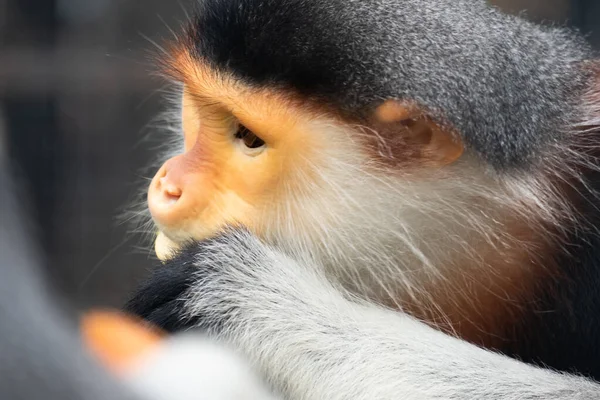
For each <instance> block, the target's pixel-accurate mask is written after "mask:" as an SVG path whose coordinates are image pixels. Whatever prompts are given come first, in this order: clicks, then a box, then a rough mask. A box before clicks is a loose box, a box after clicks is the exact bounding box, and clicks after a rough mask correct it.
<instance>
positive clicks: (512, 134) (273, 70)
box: [129, 0, 600, 400]
mask: <svg viewBox="0 0 600 400" xmlns="http://www.w3.org/2000/svg"><path fill="white" fill-rule="evenodd" d="M179 46H180V47H179V48H183V49H184V51H185V52H187V54H188V56H189V57H190V58H191V60H192V61H194V60H195V61H196V62H201V63H203V64H209V65H211V66H212V67H213V68H214V69H216V70H218V71H219V72H220V73H221V74H222V76H223V77H224V79H225V80H231V79H233V80H239V81H241V82H243V84H244V85H251V86H256V87H259V88H260V87H269V88H271V87H273V88H275V89H278V90H280V91H281V92H282V93H286V92H293V93H294V95H295V96H298V97H299V98H300V99H301V100H302V102H304V103H305V104H315V103H316V104H319V105H321V106H325V107H324V109H326V110H329V111H330V110H335V112H334V114H335V113H337V114H339V113H341V114H342V115H343V116H346V117H348V120H352V121H354V122H355V124H354V125H352V126H347V125H344V126H340V124H339V123H336V121H335V120H334V119H331V118H330V114H328V113H327V112H324V113H323V115H322V116H319V117H315V120H314V121H313V122H314V124H313V129H314V132H318V133H320V134H321V135H322V137H323V142H324V143H327V146H324V147H323V149H321V150H320V152H318V154H315V156H314V157H313V158H311V159H310V160H306V166H304V168H298V169H297V171H296V172H295V175H294V176H293V177H287V178H286V179H287V180H286V183H285V184H284V185H283V187H282V189H281V191H282V192H287V196H281V197H280V198H283V199H285V201H279V202H275V203H274V204H269V205H268V208H269V212H270V214H269V216H270V217H269V218H265V219H264V222H263V224H264V226H262V227H261V228H262V229H261V232H263V237H262V238H261V239H262V241H259V240H257V239H256V238H255V237H253V236H252V235H249V234H247V233H244V232H229V233H228V234H225V235H224V236H222V237H220V238H217V239H213V240H208V241H205V242H202V243H200V244H197V245H192V246H191V247H189V248H187V249H186V250H185V251H183V252H182V254H180V255H179V257H178V258H176V259H175V260H173V261H171V262H170V263H168V265H167V266H166V267H165V268H166V270H165V271H166V272H165V271H162V272H158V273H157V274H156V275H155V277H154V278H153V279H151V280H150V281H149V283H148V284H147V285H145V286H143V287H142V289H141V290H140V292H139V294H138V296H136V297H135V298H134V300H132V302H131V303H130V304H129V309H130V310H131V311H133V312H135V313H137V314H139V315H142V316H144V317H146V318H148V319H150V320H151V321H154V322H156V323H157V324H159V325H161V326H164V327H166V328H168V329H171V330H174V331H177V330H181V329H185V328H188V327H201V328H204V329H206V330H207V331H208V332H209V333H211V334H213V335H214V336H216V337H217V338H220V339H222V340H225V341H227V342H228V343H230V344H232V345H234V346H235V347H236V348H237V349H238V350H239V351H240V352H242V353H243V354H244V355H246V357H248V358H249V360H250V361H252V362H253V363H254V364H255V365H256V366H257V367H258V368H259V369H260V371H261V372H262V373H263V375H264V377H265V378H266V379H267V380H268V381H269V382H270V383H271V384H272V386H273V387H274V388H275V389H277V390H278V391H281V392H282V393H283V394H284V396H285V397H286V398H288V399H291V400H295V399H321V398H327V399H329V398H331V399H338V398H339V399H342V398H355V399H363V398H364V399H368V398H369V399H370V398H377V399H379V398H381V399H386V398H398V397H401V398H419V399H420V398H440V399H442V398H444V399H448V398H449V399H463V398H503V399H504V398H506V399H528V398H531V399H534V398H545V399H570V398H578V397H579V398H594V397H597V396H598V388H597V387H596V386H595V384H594V383H592V382H591V381H587V380H585V379H583V378H579V377H577V376H567V375H562V374H561V373H555V372H551V371H549V370H542V369H538V368H536V367H533V366H529V365H525V364H522V363H519V362H517V361H514V360H511V359H509V358H506V357H504V356H500V355H498V354H495V353H491V352H488V351H485V350H481V349H479V348H477V347H474V346H472V345H470V344H468V343H466V342H462V341H459V340H458V339H456V338H453V337H452V336H445V335H443V334H442V333H440V332H439V331H435V330H433V329H431V328H429V327H427V326H426V325H425V324H422V323H420V322H417V321H416V320H415V319H413V318H412V317H409V316H408V315H405V314H402V313H399V312H398V309H400V310H406V311H409V312H412V313H413V314H414V315H416V316H417V317H420V318H423V319H426V320H428V322H430V323H432V322H433V323H434V324H435V325H437V326H438V327H442V328H446V330H447V331H448V332H450V333H452V329H453V327H456V326H460V325H467V326H470V329H471V331H472V332H471V334H472V335H473V336H472V337H469V339H470V340H471V341H473V342H476V343H480V342H482V343H484V344H486V345H488V346H489V347H492V348H495V349H499V350H502V351H504V352H507V353H509V354H511V355H513V356H514V357H516V358H522V359H524V360H525V361H529V362H531V363H537V364H543V365H548V366H550V367H553V368H560V369H561V370H563V371H569V372H572V371H575V372H577V373H583V374H588V375H592V376H593V377H595V378H598V377H600V369H599V367H598V365H599V363H598V362H597V361H596V360H598V359H599V357H600V339H599V338H600V335H599V334H598V332H600V318H597V316H596V310H597V309H598V304H600V294H598V291H597V290H595V289H594V288H595V286H596V283H597V282H598V271H600V265H598V264H599V263H598V260H600V253H599V252H600V250H598V249H600V246H598V245H597V241H598V239H597V237H596V226H597V223H598V210H597V207H596V206H595V205H594V204H595V202H596V201H597V189H598V188H599V187H600V185H599V183H598V182H600V181H598V179H597V176H596V175H597V171H598V170H599V169H598V162H597V158H596V157H597V151H596V150H595V147H596V146H597V144H598V128H597V126H598V110H599V107H598V104H599V103H598V101H599V96H598V89H597V80H596V73H597V68H596V67H595V66H594V64H593V62H591V61H590V60H591V58H592V57H593V54H592V52H591V51H590V49H589V48H588V46H587V45H586V44H585V43H584V41H583V40H582V39H581V38H580V37H579V36H577V35H576V34H574V33H571V32H568V31H566V30H564V29H557V28H549V27H540V26H536V25H534V24H531V23H529V22H526V21H523V20H521V19H519V18H516V17H512V16H506V15H503V14H501V13H500V12H498V11H497V10H495V9H494V8H491V7H489V6H487V5H486V4H485V2H484V1H479V0H471V1H468V0H454V1H450V0H434V1H425V0H369V1H364V0H343V1H342V0H339V1H338V0H332V1H327V2H323V1H316V0H284V1H274V0H273V1H272V0H235V1H216V0H205V1H202V2H200V4H199V12H198V16H197V18H196V19H195V21H194V23H193V24H192V27H191V28H190V30H189V31H188V32H187V35H186V36H185V37H182V38H181V39H180V43H179ZM178 54H180V53H178ZM166 64H167V65H169V67H174V68H175V69H176V65H173V64H172V63H169V61H166ZM171 72H172V73H173V75H174V76H175V77H177V71H171ZM390 98H393V99H398V100H401V101H408V102H411V103H414V104H416V105H417V106H418V107H419V108H420V109H421V110H422V111H423V112H424V113H426V114H428V115H429V116H431V117H432V118H433V119H434V120H435V121H436V122H438V123H439V124H440V125H441V126H443V127H447V128H449V129H451V130H453V131H455V132H458V134H460V136H461V139H462V140H463V141H464V143H465V144H466V153H465V155H464V156H463V157H462V158H461V159H460V160H459V161H458V162H456V163H455V164H453V165H451V166H449V167H447V168H442V169H439V170H431V169H428V170H422V171H415V170H402V171H397V170H394V169H393V168H390V167H389V166H390V165H392V164H394V163H386V162H385V158H386V157H391V158H394V157H400V156H401V154H402V153H401V152H399V151H397V148H395V147H394V146H393V145H392V144H393V143H391V142H390V140H393V138H391V139H390V137H380V135H379V133H378V132H374V131H373V129H372V128H371V127H370V126H369V124H368V119H369V117H368V116H369V115H372V112H373V110H374V108H375V107H376V106H377V105H378V104H380V103H381V102H382V101H383V100H387V99H390ZM374 137H375V138H376V139H379V140H378V141H377V144H378V146H379V147H378V151H379V156H380V158H376V157H370V156H369V153H365V152H364V151H361V150H362V148H361V146H363V147H364V143H365V142H364V141H362V139H364V138H368V140H371V141H372V140H373V138H374ZM190 277H191V278H190ZM148 299H154V300H152V301H148ZM440 299H442V300H443V302H444V304H442V301H440ZM389 307H393V308H394V309H395V311H391V310H389V309H388V308H389ZM415 310H416V312H415ZM472 318H475V320H476V321H475V322H471V321H470V319H472ZM446 320H448V323H447V324H446ZM457 322H458V323H457ZM469 324H470V325H469ZM462 333H463V337H464V336H466V335H464V332H462ZM494 335H495V336H496V339H497V341H496V342H494V343H491V344H490V342H489V341H486V340H489V337H490V336H494ZM484 339H485V340H484ZM557 343H560V345H559V346H558V347H557V346H556V344H557Z"/></svg>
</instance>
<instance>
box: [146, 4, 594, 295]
mask: <svg viewBox="0 0 600 400" xmlns="http://www.w3.org/2000/svg"><path fill="white" fill-rule="evenodd" d="M490 21H492V22H495V23H497V27H496V28H495V27H494V26H490V25H489V24H490ZM587 58H588V49H587V47H586V46H585V45H584V44H582V43H581V42H580V41H579V40H578V39H576V38H574V37H572V36H571V35H570V34H568V33H565V32H564V31H562V30H551V29H545V28H544V29H542V28H538V27H536V26H534V25H532V24H530V23H528V22H525V21H522V20H520V19H516V18H513V17H509V16H505V15H503V14H501V13H500V12H497V11H495V10H493V9H490V8H489V7H488V6H486V5H485V4H484V2H473V1H454V0H452V1H450V0H448V1H445V0H444V1H436V2H430V1H424V0H410V1H409V0H406V1H393V0H380V1H364V0H330V1H326V2H324V1H317V0H314V1H313V0H309V1H306V0H303V1H300V0H285V1H281V0H244V1H242V0H233V1H216V0H206V1H203V2H202V3H201V6H200V9H199V11H198V14H197V17H196V18H195V19H194V21H193V23H192V26H191V27H190V28H189V29H188V30H187V31H186V33H185V34H184V35H182V37H181V38H180V40H178V41H177V43H174V44H173V46H172V57H170V58H169V59H168V60H165V62H164V65H165V70H166V71H167V73H168V74H169V75H170V76H171V77H172V78H174V79H175V80H176V81H178V82H179V83H181V84H182V87H183V90H182V93H181V94H180V96H181V97H180V98H181V105H182V107H181V118H182V122H183V123H182V132H181V135H182V136H181V140H183V142H184V144H185V149H184V151H183V152H182V153H181V154H178V155H176V156H175V157H173V158H171V159H169V160H168V161H167V162H166V163H165V164H164V165H163V166H162V167H161V168H160V170H159V171H158V173H157V174H156V176H155V177H154V179H153V180H152V183H151V185H150V189H149V193H148V203H149V207H150V211H151V214H152V216H153V219H154V221H155V223H156V225H157V226H158V229H159V230H160V234H159V235H158V239H157V241H156V252H157V254H158V255H159V257H161V258H165V257H168V256H169V255H170V254H171V253H172V252H173V250H176V249H177V248H178V247H179V246H181V245H182V244H184V243H185V242H187V241H189V240H198V239H204V238H207V237H210V236H213V235H215V234H217V233H218V232H219V231H221V230H222V229H224V228H225V227H227V226H243V227H246V228H247V229H249V230H250V231H252V232H254V233H256V234H257V235H258V236H260V237H261V238H262V239H263V240H265V241H267V242H269V243H271V244H273V245H276V246H279V247H280V248H282V249H284V250H285V251H287V252H291V253H294V254H301V255H302V256H304V257H311V258H312V259H313V260H314V261H316V262H317V263H318V264H320V265H323V266H324V267H325V268H326V269H329V270H335V273H336V274H337V275H342V276H346V278H347V279H346V280H348V281H352V282H354V283H355V284H359V285H361V289H365V290H366V291H375V292H386V291H389V290H390V287H393V286H396V287H398V286H402V287H403V290H406V289H410V290H413V289H415V287H414V286H413V285H412V282H414V280H413V279H412V277H413V276H415V275H418V276H419V277H420V279H419V281H420V282H423V281H428V280H429V281H431V280H435V279H437V278H438V277H441V276H447V274H453V273H455V272H453V271H452V268H454V267H460V268H463V269H465V268H466V267H465V266H473V268H478V266H481V265H484V264H485V265H488V264H489V263H497V264H498V266H499V268H501V267H503V265H504V264H506V265H510V264H511V262H512V261H514V262H518V260H522V259H523V258H531V252H530V251H529V250H524V249H534V248H536V246H540V245H541V242H544V241H545V239H543V240H542V239H540V235H536V234H534V235H533V236H531V234H532V232H536V231H538V230H539V228H540V227H541V226H542V225H543V226H544V227H545V228H544V229H546V228H547V226H548V225H553V224H557V225H559V224H560V222H561V221H563V220H562V219H561V218H562V217H564V216H566V215H567V214H569V211H567V210H566V208H565V207H563V206H564V201H563V200H564V198H563V196H562V195H561V193H560V190H559V188H557V185H556V184H555V183H554V181H553V180H552V179H551V178H550V177H551V176H553V177H558V176H562V175H563V174H567V173H569V174H570V173H571V172H573V169H572V167H573V166H572V165H570V164H569V163H566V162H564V159H561V157H563V156H565V155H566V154H569V153H572V152H573V147H572V146H571V144H572V143H574V142H575V140H574V139H573V138H574V137H576V134H575V129H574V128H572V126H573V124H574V123H576V122H579V121H582V120H583V118H584V115H583V111H584V109H583V107H582V104H583V101H582V99H583V95H584V93H585V91H586V90H587V89H588V87H591V86H589V85H591V83H590V82H591V74H590V73H589V71H586V69H585V67H584V61H585V60H586V59H587ZM572 159H573V157H570V160H572ZM569 179H570V178H569ZM541 236H544V235H541ZM515 249H518V251H515ZM513 259H514V260H513ZM517 259H518V260H517ZM494 260H495V261H494ZM498 260H501V262H498ZM501 264H502V266H501ZM350 266H352V267H350ZM363 267H364V268H363ZM466 269H468V268H466ZM448 271H449V272H448ZM499 273H504V272H503V271H500V272H499ZM423 277H426V278H427V279H423ZM390 280H393V281H394V282H393V283H392V284H390V285H389V286H388V285H387V284H381V282H383V281H385V282H389V281H390ZM357 282H359V283H357ZM366 288H369V289H366ZM373 288H375V289H373ZM390 295H391V296H392V297H393V296H394V294H390Z"/></svg>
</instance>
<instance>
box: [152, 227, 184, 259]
mask: <svg viewBox="0 0 600 400" xmlns="http://www.w3.org/2000/svg"><path fill="white" fill-rule="evenodd" d="M177 250H179V246H178V245H177V243H175V242H173V241H172V240H171V239H169V238H168V237H167V236H165V234H164V233H162V232H159V233H158V236H157V237H156V241H155V242H154V252H155V253H156V257H158V259H159V260H161V261H166V260H168V259H169V258H171V257H173V255H174V254H175V252H177Z"/></svg>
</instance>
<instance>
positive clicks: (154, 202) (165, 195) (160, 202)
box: [148, 167, 183, 226]
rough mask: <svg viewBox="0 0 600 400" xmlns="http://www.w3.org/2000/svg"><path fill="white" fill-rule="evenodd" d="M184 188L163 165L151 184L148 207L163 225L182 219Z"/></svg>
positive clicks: (175, 222)
mask: <svg viewBox="0 0 600 400" xmlns="http://www.w3.org/2000/svg"><path fill="white" fill-rule="evenodd" d="M182 196H183V189H182V186H181V185H178V182H177V181H176V180H174V179H173V177H171V176H169V173H168V170H167V169H166V168H164V167H163V169H161V170H160V171H159V172H158V173H157V174H156V176H155V177H154V179H153V180H152V183H151V184H150V188H149V190H148V207H149V209H150V213H151V214H152V216H153V217H154V219H155V220H156V221H157V222H159V223H160V224H162V225H165V226H170V225H173V224H177V222H178V221H179V219H180V215H179V214H180V213H181V210H180V209H181V208H182V206H181V205H180V203H182Z"/></svg>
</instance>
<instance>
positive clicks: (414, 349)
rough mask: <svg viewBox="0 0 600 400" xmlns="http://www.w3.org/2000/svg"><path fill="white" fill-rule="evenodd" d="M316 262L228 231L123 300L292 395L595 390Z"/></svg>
mask: <svg viewBox="0 0 600 400" xmlns="http://www.w3.org/2000/svg"><path fill="white" fill-rule="evenodd" d="M318 271H319V269H318V268H315V267H313V266H312V265H311V264H310V262H307V263H300V262H296V261H294V260H292V259H290V258H289V257H286V256H284V255H283V254H281V253H279V252H277V251H276V250H274V249H272V248H270V247H267V246H265V245H263V244H262V243H260V242H259V241H258V240H256V239H255V238H254V237H252V236H251V235H249V234H247V233H245V232H240V231H236V232H230V233H228V234H226V235H223V236H221V237H219V238H217V239H214V240H209V241H206V242H203V243H200V244H198V245H194V246H192V247H191V248H189V249H188V250H186V251H184V252H183V253H182V254H181V255H180V256H179V257H177V258H176V259H174V260H173V261H171V262H170V263H168V264H167V265H166V266H165V267H163V268H162V269H161V270H160V271H158V272H157V273H156V274H155V276H154V277H153V278H152V279H151V280H150V281H149V282H148V283H147V284H146V285H145V286H144V287H142V288H141V289H140V291H139V292H138V293H137V295H136V296H135V297H134V299H132V300H131V302H130V303H129V305H128V308H129V309H130V311H133V312H136V313H137V314H139V315H141V316H142V317H145V318H147V319H149V320H151V321H153V322H155V323H157V324H159V325H161V326H163V327H165V328H167V329H172V330H178V329H183V328H191V327H200V328H202V329H205V330H207V331H208V332H209V333H211V334H213V335H215V336H216V337H217V338H218V339H220V340H224V341H225V342H227V343H229V344H230V345H232V346H233V347H234V348H236V349H237V350H239V351H240V352H241V353H242V354H243V355H244V356H245V357H247V358H248V359H249V360H250V361H251V362H252V363H253V364H254V365H255V366H256V367H257V368H258V370H259V371H260V372H261V373H262V374H263V376H264V377H265V378H266V379H267V380H268V382H269V383H270V384H271V385H272V386H273V388H274V389H275V390H277V391H279V392H280V393H281V394H282V395H283V397H284V398H287V399H289V400H301V399H302V400H304V399H315V400H320V399H328V400H336V399H340V400H341V399H353V400H363V399H364V400H372V399H381V400H384V399H400V398H401V399H547V400H559V399H597V398H600V385H597V384H596V383H594V382H592V381H590V380H587V379H585V378H582V377H578V376H572V375H566V374H561V373H557V372H553V371H550V370H545V369H541V368H536V367H533V366H530V365H527V364H524V363H521V362H518V361H516V360H513V359H510V358H508V357H505V356H502V355H500V354H496V353H492V352H489V351H486V350H483V349H480V348H478V347H476V346H473V345H471V344H468V343H466V342H464V341H461V340H459V339H456V338H453V337H451V336H448V335H446V334H443V333H441V332H438V331H436V330H434V329H432V328H430V327H428V326H426V325H425V324H423V323H421V322H418V321H416V320H415V319H413V318H411V317H409V316H408V315H405V314H402V313H399V312H395V311H391V310H386V309H384V308H380V307H378V306H375V305H371V304H366V303H363V302H360V301H357V300H355V299H352V298H351V297H349V296H346V295H344V294H343V293H344V292H343V291H342V290H339V289H338V288H336V287H335V286H334V285H333V284H331V283H330V282H329V281H328V280H327V279H325V278H324V277H323V276H322V275H321V273H320V272H318ZM174 282H175V283H174ZM150 299H151V300H152V301H149V300H150ZM182 300H183V301H182Z"/></svg>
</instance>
